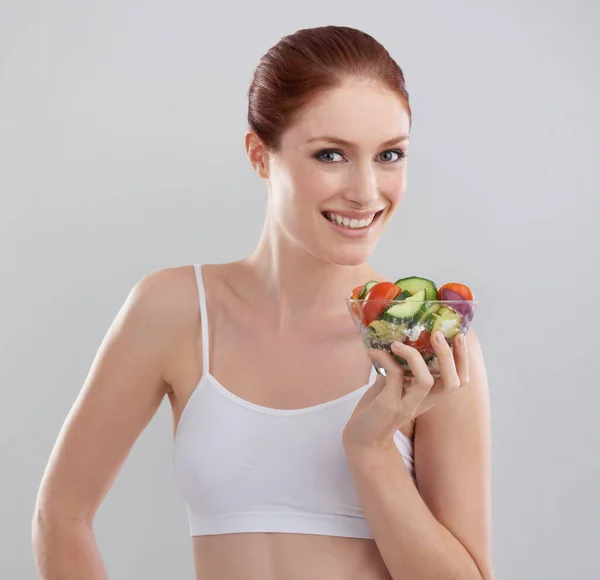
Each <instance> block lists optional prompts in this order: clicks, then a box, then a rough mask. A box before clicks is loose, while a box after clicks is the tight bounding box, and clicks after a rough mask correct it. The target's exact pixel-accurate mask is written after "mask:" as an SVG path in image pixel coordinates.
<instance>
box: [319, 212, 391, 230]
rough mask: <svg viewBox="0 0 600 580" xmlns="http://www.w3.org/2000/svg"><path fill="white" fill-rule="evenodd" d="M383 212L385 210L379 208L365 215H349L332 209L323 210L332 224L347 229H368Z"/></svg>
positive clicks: (324, 215)
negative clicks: (357, 216) (359, 216)
mask: <svg viewBox="0 0 600 580" xmlns="http://www.w3.org/2000/svg"><path fill="white" fill-rule="evenodd" d="M382 213H383V210H379V211H377V212H375V213H372V214H366V215H364V217H361V218H360V219H359V218H356V217H348V216H344V215H341V214H338V213H335V212H332V211H324V212H322V215H323V217H324V218H325V219H326V220H328V221H330V222H331V223H332V224H334V225H336V226H338V227H341V228H344V229H347V230H366V229H367V228H369V227H370V226H371V225H372V224H373V222H375V221H376V220H377V219H378V218H379V217H380V216H381V214H382Z"/></svg>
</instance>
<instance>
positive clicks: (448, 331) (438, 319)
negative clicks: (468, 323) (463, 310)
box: [431, 306, 462, 339]
mask: <svg viewBox="0 0 600 580" xmlns="http://www.w3.org/2000/svg"><path fill="white" fill-rule="evenodd" d="M431 316H433V318H434V322H433V325H432V327H431V334H434V333H435V332H437V331H438V330H441V331H442V334H443V335H444V336H445V337H446V338H449V339H453V338H454V337H455V336H456V335H457V334H458V333H459V332H460V326H461V322H462V315H461V314H460V313H459V312H456V310H452V308H448V307H447V306H442V307H441V308H440V309H439V310H438V312H437V313H433V314H432V315H431Z"/></svg>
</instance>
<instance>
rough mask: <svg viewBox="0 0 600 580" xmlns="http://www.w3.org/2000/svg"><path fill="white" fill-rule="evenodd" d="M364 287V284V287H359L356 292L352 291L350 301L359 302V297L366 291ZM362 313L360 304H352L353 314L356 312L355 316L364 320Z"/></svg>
mask: <svg viewBox="0 0 600 580" xmlns="http://www.w3.org/2000/svg"><path fill="white" fill-rule="evenodd" d="M364 287H365V285H364V284H363V285H362V286H357V287H356V288H355V289H354V290H352V293H351V294H350V300H358V297H359V296H360V293H361V292H362V291H363V290H364ZM360 311H361V308H360V303H358V302H352V312H354V316H356V318H362V315H361V312H360Z"/></svg>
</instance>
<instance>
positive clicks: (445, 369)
mask: <svg viewBox="0 0 600 580" xmlns="http://www.w3.org/2000/svg"><path fill="white" fill-rule="evenodd" d="M439 337H441V340H439ZM431 346H432V347H433V350H434V351H435V354H436V356H437V359H438V365H439V367H440V377H441V379H442V390H443V391H450V390H454V389H458V387H460V378H459V376H458V372H457V370H456V364H455V363H454V356H453V353H452V349H451V348H450V345H449V344H448V343H447V342H446V338H445V337H444V335H443V334H442V333H441V332H436V333H434V334H433V335H432V336H431Z"/></svg>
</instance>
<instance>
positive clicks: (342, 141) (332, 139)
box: [307, 135, 409, 148]
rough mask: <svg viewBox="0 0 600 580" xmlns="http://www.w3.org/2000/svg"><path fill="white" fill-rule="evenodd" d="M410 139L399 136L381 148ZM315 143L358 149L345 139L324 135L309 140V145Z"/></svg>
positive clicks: (389, 140)
mask: <svg viewBox="0 0 600 580" xmlns="http://www.w3.org/2000/svg"><path fill="white" fill-rule="evenodd" d="M408 139H409V136H408V135H399V136H398V137H394V138H392V139H388V140H387V141H385V142H383V143H382V144H381V147H388V146H390V145H394V144H395V143H400V142H401V141H407V140H408ZM314 141H326V142H328V143H336V144H338V145H343V146H345V147H350V148H352V147H356V145H355V144H354V143H350V141H346V140H345V139H340V138H339V137H333V136H331V135H322V136H320V137H313V138H312V139H309V140H308V141H307V143H313V142H314Z"/></svg>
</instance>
